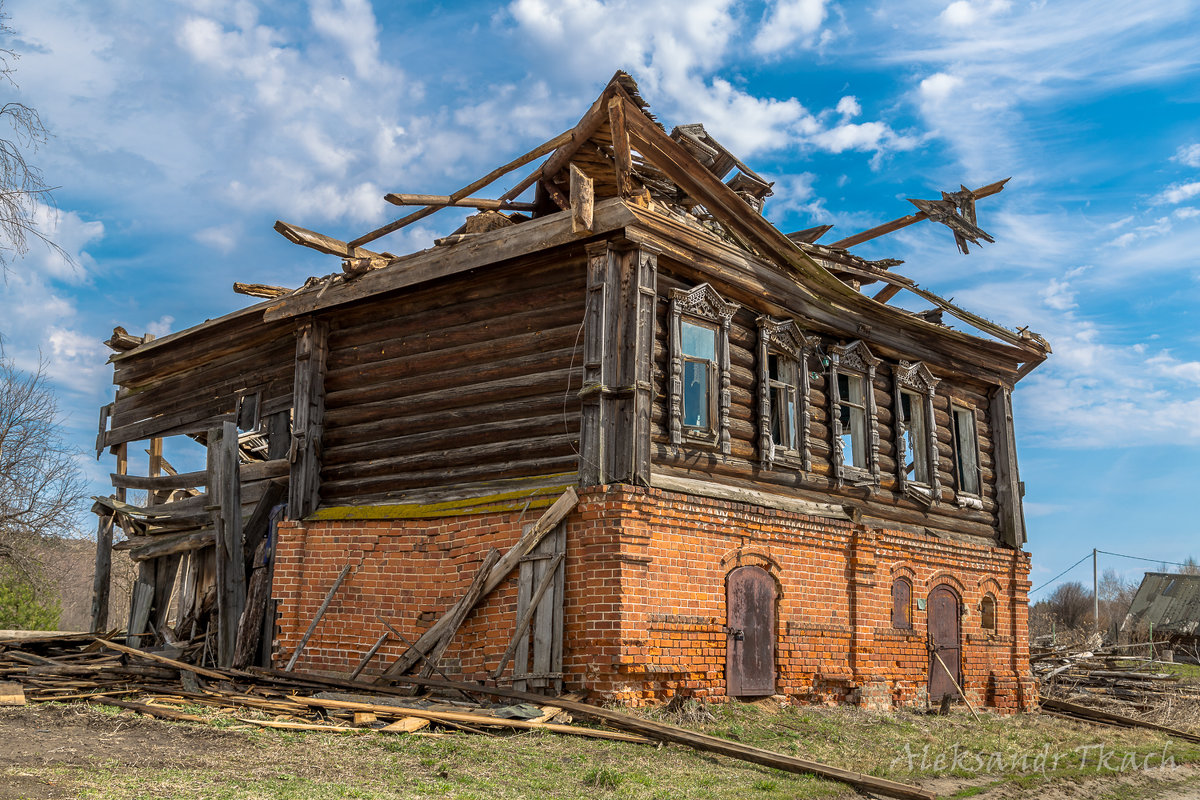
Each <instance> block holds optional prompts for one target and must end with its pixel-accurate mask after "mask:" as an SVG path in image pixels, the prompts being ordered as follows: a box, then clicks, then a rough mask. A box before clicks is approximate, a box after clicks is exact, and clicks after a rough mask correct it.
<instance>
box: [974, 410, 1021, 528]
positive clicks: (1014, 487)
mask: <svg viewBox="0 0 1200 800" xmlns="http://www.w3.org/2000/svg"><path fill="white" fill-rule="evenodd" d="M988 412H989V413H988V418H989V421H990V422H991V426H992V448H993V450H994V452H995V461H996V476H995V483H996V504H997V506H998V512H999V522H1000V538H1001V539H1002V540H1003V541H1004V543H1005V544H1007V545H1008V546H1009V547H1013V548H1016V549H1020V547H1021V545H1023V544H1024V543H1025V511H1024V506H1023V503H1022V500H1021V474H1020V471H1019V470H1018V468H1017V438H1016V433H1015V432H1014V430H1013V412H1012V390H1011V389H1009V388H1008V387H1007V386H997V387H996V388H995V389H994V390H993V392H992V396H991V399H990V400H989V403H988ZM976 435H977V436H978V435H979V432H978V431H976ZM980 445H981V447H980V449H982V442H981V443H980Z"/></svg>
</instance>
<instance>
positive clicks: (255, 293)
mask: <svg viewBox="0 0 1200 800" xmlns="http://www.w3.org/2000/svg"><path fill="white" fill-rule="evenodd" d="M233 291H235V292H237V293H238V294H244V295H247V296H249V297H266V298H268V299H270V298H273V297H283V296H284V295H285V294H290V293H291V291H292V290H291V289H289V288H287V287H286V286H268V285H267V284H265V283H240V282H237V281H234V284H233Z"/></svg>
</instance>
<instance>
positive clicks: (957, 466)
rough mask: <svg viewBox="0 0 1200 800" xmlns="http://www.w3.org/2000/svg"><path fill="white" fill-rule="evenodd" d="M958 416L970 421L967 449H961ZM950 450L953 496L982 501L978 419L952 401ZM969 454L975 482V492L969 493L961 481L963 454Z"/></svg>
mask: <svg viewBox="0 0 1200 800" xmlns="http://www.w3.org/2000/svg"><path fill="white" fill-rule="evenodd" d="M960 415H962V416H963V417H965V418H967V419H970V420H971V432H970V433H971V441H970V442H968V443H967V445H968V449H965V450H964V448H963V436H962V432H961V429H960V426H959V419H960ZM950 449H951V453H952V454H953V457H954V491H955V495H956V496H958V497H961V498H963V499H966V500H974V501H977V502H979V501H982V499H983V468H982V467H981V466H980V460H979V418H978V414H977V412H976V410H975V409H974V408H973V407H971V406H969V405H966V404H965V403H960V402H957V401H954V400H952V401H951V402H950ZM964 453H966V454H969V455H970V457H971V458H972V459H973V460H974V462H975V463H974V469H973V470H972V472H973V473H974V474H973V477H974V480H975V490H974V491H971V490H970V489H967V488H965V487H964V481H963V471H964V470H963V459H962V456H963V454H964Z"/></svg>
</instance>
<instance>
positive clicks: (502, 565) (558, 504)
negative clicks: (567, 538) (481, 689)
mask: <svg viewBox="0 0 1200 800" xmlns="http://www.w3.org/2000/svg"><path fill="white" fill-rule="evenodd" d="M578 502H579V495H578V494H576V493H575V490H574V489H567V490H566V491H565V492H563V493H562V496H560V497H559V498H558V500H556V501H555V502H554V505H552V506H550V508H548V509H546V511H545V512H544V513H543V514H542V515H541V516H540V517H538V520H537V522H535V523H534V524H533V525H532V526H531V527H530V528H529V530H528V531H527V532H526V533H524V534H523V535H522V536H521V538H520V540H519V541H518V542H517V543H516V544H515V545H513V546H512V548H510V549H509V551H508V552H507V553H505V554H504V555H503V556H501V558H500V560H499V561H497V562H496V565H495V566H494V567H492V569H491V570H489V571H488V576H487V580H486V582H485V583H484V586H483V591H482V592H481V593H480V595H479V597H480V598H483V597H487V596H488V595H489V594H491V593H492V592H493V591H495V589H496V587H497V586H499V585H500V584H501V583H502V582H503V581H504V580H506V579H507V578H508V575H509V573H511V572H512V571H513V570H514V569H516V567H517V564H518V563H520V561H521V557H522V556H524V555H526V554H528V553H529V551H530V550H532V549H533V548H534V547H535V546H536V545H537V543H538V542H540V541H541V540H542V537H544V536H545V535H546V534H548V533H549V532H550V531H552V530H554V526H556V525H558V523H560V522H562V521H563V520H564V519H566V517H567V515H568V514H570V513H571V511H572V510H574V508H575V505H576V504H577V503H578ZM461 604H463V600H460V601H459V602H458V603H457V604H456V607H457V605H461ZM455 610H456V608H452V609H451V610H450V612H449V613H447V614H445V615H443V616H442V618H441V619H439V620H438V621H437V622H435V623H434V624H433V625H431V626H430V627H429V629H428V630H426V631H425V633H423V634H421V637H420V638H419V639H417V641H416V642H415V643H413V645H412V647H410V648H409V649H408V651H407V652H405V653H404V654H403V655H401V656H400V658H398V659H396V661H395V662H394V663H393V664H392V665H391V666H390V667H388V668H387V671H385V672H384V673H383V677H382V678H380V680H381V681H382V680H384V679H387V678H390V677H392V676H396V675H403V674H404V673H406V672H408V671H409V670H410V669H412V668H413V666H414V665H415V664H416V663H417V661H419V660H420V659H421V658H422V657H423V656H424V655H425V654H426V653H428V652H430V650H432V649H433V647H434V646H435V645H436V644H437V643H439V642H440V641H441V640H442V636H443V635H444V634H445V632H446V629H447V628H448V627H449V626H450V624H451V622H452V615H453V614H454V612H455ZM468 611H469V609H468Z"/></svg>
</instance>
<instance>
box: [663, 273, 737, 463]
mask: <svg viewBox="0 0 1200 800" xmlns="http://www.w3.org/2000/svg"><path fill="white" fill-rule="evenodd" d="M739 308H740V306H739V305H738V304H737V303H728V302H726V301H725V300H723V299H722V298H721V296H720V295H719V294H717V292H716V290H714V289H713V288H712V287H711V286H709V285H708V284H707V283H702V284H700V285H699V286H697V287H696V288H695V289H690V290H688V289H673V290H672V291H671V323H670V324H671V333H670V336H671V374H670V398H671V399H670V425H671V443H672V444H676V445H678V444H683V443H684V442H688V443H689V444H702V445H708V446H717V447H719V448H720V450H721V452H722V453H724V454H728V453H730V452H731V450H732V446H731V442H730V438H729V403H730V388H729V325H730V323H731V321H732V320H733V315H734V313H735V312H736V311H737V310H738V309H739Z"/></svg>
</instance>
